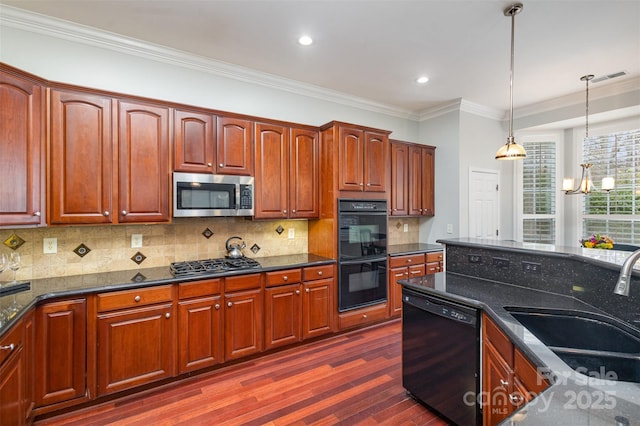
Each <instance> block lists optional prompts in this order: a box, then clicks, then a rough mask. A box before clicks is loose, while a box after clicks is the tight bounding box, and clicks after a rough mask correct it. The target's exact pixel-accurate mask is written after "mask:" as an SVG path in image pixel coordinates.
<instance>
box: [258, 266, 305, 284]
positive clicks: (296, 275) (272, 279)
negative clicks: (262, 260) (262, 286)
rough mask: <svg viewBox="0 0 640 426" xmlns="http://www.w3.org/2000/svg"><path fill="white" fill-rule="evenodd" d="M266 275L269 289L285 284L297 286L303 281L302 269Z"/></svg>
mask: <svg viewBox="0 0 640 426" xmlns="http://www.w3.org/2000/svg"><path fill="white" fill-rule="evenodd" d="M264 275H265V279H266V285H267V287H273V286H276V285H284V284H295V283H299V282H300V281H302V270H300V269H287V270H286V271H275V272H267V273H265V274H264Z"/></svg>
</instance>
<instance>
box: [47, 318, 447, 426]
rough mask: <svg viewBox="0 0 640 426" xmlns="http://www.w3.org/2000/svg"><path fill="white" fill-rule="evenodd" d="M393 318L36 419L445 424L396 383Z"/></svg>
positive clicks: (152, 423)
mask: <svg viewBox="0 0 640 426" xmlns="http://www.w3.org/2000/svg"><path fill="white" fill-rule="evenodd" d="M400 346H401V343H400V321H399V320H395V321H392V322H389V323H385V324H382V325H379V326H375V327H371V328H368V329H366V330H360V331H355V332H351V333H348V334H344V335H340V336H336V337H332V338H329V339H326V340H323V341H320V342H315V343H312V344H309V345H304V346H300V347H297V348H293V349H289V350H285V351H282V352H279V353H276V354H271V355H267V356H265V357H262V358H259V359H255V360H251V361H247V362H244V363H241V364H236V365H233V366H228V367H224V368H221V369H219V370H217V371H215V372H211V373H207V374H204V375H200V376H198V377H194V378H190V379H187V380H186V381H183V382H181V383H179V384H172V385H169V386H165V387H164V388H163V389H161V390H154V391H149V392H147V393H145V394H143V395H132V396H128V397H123V398H121V399H118V400H114V401H110V402H108V403H104V404H102V405H99V406H95V407H91V408H89V409H83V410H80V411H75V412H72V413H68V414H64V415H60V416H57V417H53V418H50V419H44V420H39V421H37V422H36V425H39V426H40V425H78V426H80V425H82V426H87V425H140V426H156V425H172V426H173V425H185V426H186V425H189V426H193V425H240V424H242V425H337V424H339V425H355V424H358V425H376V424H386V425H393V426H397V425H430V426H436V425H437V426H440V425H447V423H446V422H445V421H443V420H442V419H440V418H438V417H436V416H435V415H434V414H432V413H431V412H429V411H428V410H427V409H426V408H425V407H423V406H422V405H420V404H418V403H416V402H415V401H414V400H413V399H411V398H409V397H408V396H407V395H406V394H405V391H404V389H403V387H402V378H401V351H400Z"/></svg>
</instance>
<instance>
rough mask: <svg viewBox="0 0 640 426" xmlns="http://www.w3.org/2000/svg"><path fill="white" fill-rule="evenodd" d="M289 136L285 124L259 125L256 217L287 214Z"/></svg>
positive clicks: (257, 134) (273, 216)
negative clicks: (283, 125)
mask: <svg viewBox="0 0 640 426" xmlns="http://www.w3.org/2000/svg"><path fill="white" fill-rule="evenodd" d="M288 150H289V135H288V129H287V128H285V127H282V126H274V125H269V124H263V123H257V124H256V176H255V178H256V179H255V188H256V191H255V202H256V208H255V217H256V219H266V218H278V219H279V218H283V217H285V218H286V217H287V216H288V214H289V212H288V205H289V200H288V198H287V195H288V190H287V189H288V188H289V167H288V165H289V155H288Z"/></svg>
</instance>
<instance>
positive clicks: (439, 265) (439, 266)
mask: <svg viewBox="0 0 640 426" xmlns="http://www.w3.org/2000/svg"><path fill="white" fill-rule="evenodd" d="M443 262H444V260H443V253H442V252H441V251H437V252H431V253H427V256H426V268H427V270H426V272H427V274H435V273H437V272H442V271H443V270H444V265H443Z"/></svg>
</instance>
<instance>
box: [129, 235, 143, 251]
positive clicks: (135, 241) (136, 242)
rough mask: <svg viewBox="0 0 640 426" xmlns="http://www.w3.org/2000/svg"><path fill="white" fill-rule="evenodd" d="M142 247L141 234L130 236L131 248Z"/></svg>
mask: <svg viewBox="0 0 640 426" xmlns="http://www.w3.org/2000/svg"><path fill="white" fill-rule="evenodd" d="M140 247H142V234H131V248H140Z"/></svg>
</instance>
